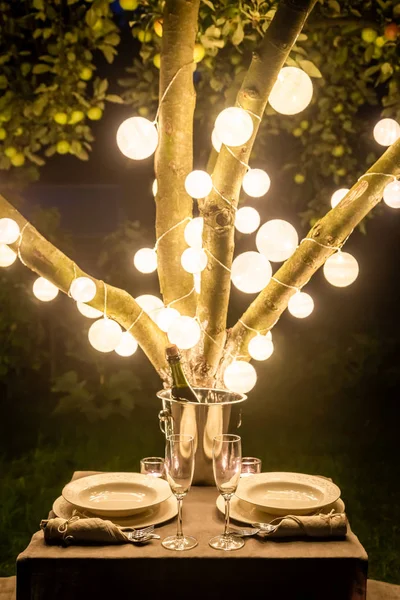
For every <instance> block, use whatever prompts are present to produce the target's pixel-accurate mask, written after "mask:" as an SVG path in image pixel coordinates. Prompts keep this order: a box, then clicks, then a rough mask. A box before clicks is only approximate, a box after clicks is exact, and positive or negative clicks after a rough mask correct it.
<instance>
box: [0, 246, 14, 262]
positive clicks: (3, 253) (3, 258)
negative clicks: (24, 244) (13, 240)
mask: <svg viewBox="0 0 400 600" xmlns="http://www.w3.org/2000/svg"><path fill="white" fill-rule="evenodd" d="M16 260H17V255H16V253H15V252H14V251H13V250H11V248H9V247H8V246H7V244H0V267H9V266H11V265H12V264H13V263H14V262H15V261H16Z"/></svg>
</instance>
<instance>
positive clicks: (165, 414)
mask: <svg viewBox="0 0 400 600" xmlns="http://www.w3.org/2000/svg"><path fill="white" fill-rule="evenodd" d="M171 421H172V415H171V413H170V412H169V410H160V412H159V413H158V422H159V425H160V429H161V431H162V432H163V434H164V435H165V437H168V436H169V435H170V433H171V431H172V423H171ZM168 430H169V431H168Z"/></svg>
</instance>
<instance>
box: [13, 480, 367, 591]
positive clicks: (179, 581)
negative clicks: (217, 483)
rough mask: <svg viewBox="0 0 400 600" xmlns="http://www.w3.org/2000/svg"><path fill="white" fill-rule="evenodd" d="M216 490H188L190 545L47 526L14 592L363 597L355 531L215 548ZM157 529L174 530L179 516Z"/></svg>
mask: <svg viewBox="0 0 400 600" xmlns="http://www.w3.org/2000/svg"><path fill="white" fill-rule="evenodd" d="M90 473H91V472H84V471H79V472H76V473H75V474H74V477H73V478H74V479H76V478H78V477H82V476H85V475H88V474H90ZM216 498H217V491H216V489H215V488H212V487H193V488H192V490H191V491H190V493H189V494H188V496H187V497H186V498H185V500H184V515H183V519H184V520H183V525H184V532H185V533H187V534H188V535H194V536H195V537H196V538H197V539H198V541H199V544H198V546H197V547H196V548H194V549H193V550H190V551H186V552H172V551H170V550H166V549H164V548H163V547H162V546H161V543H160V542H159V541H157V540H154V541H153V542H151V543H149V544H148V545H146V546H132V545H122V546H97V547H80V546H70V547H68V548H63V547H58V546H46V545H45V543H44V541H43V532H42V531H39V532H37V533H35V534H34V535H33V537H32V540H31V542H30V544H29V546H28V547H27V549H26V550H25V551H24V552H22V553H21V554H20V555H19V556H18V559H17V600H28V599H29V600H83V599H84V600H92V599H93V600H94V599H95V600H98V599H99V598H107V599H108V600H118V599H120V598H121V600H122V599H125V598H131V597H138V594H139V595H140V596H143V595H144V596H145V597H146V598H151V599H152V598H158V597H161V594H162V599H163V600H165V599H166V598H171V599H172V598H173V599H174V600H176V598H177V597H182V598H185V599H186V598H191V597H194V598H200V597H201V596H203V597H204V598H205V599H207V600H208V599H210V598H212V599H214V598H215V599H217V598H221V597H225V598H227V599H228V600H233V599H239V598H241V599H242V598H247V597H250V598H251V597H252V596H253V595H254V596H256V595H257V596H261V597H262V598H264V597H265V598H270V599H271V600H272V599H273V600H281V599H285V598H290V600H365V598H366V578H367V565H368V557H367V554H366V552H365V550H364V548H363V547H362V545H361V544H360V542H359V541H358V539H357V537H356V536H355V535H354V533H352V532H351V531H349V533H348V535H347V537H346V539H344V540H328V541H325V540H315V541H311V540H304V541H302V540H297V541H290V540H275V541H273V540H261V539H258V538H250V539H247V540H246V544H245V546H244V548H242V549H241V550H238V551H235V552H223V551H222V550H221V551H217V550H214V549H212V548H210V546H209V545H208V540H209V539H210V538H211V537H212V536H213V535H217V534H218V533H221V531H222V527H223V524H222V518H221V515H220V514H219V513H218V511H217V509H216V507H215V501H216ZM157 531H158V533H160V535H161V536H162V537H165V536H167V535H171V534H173V533H175V531H176V522H175V521H172V522H169V523H166V524H165V525H162V526H160V527H158V528H157Z"/></svg>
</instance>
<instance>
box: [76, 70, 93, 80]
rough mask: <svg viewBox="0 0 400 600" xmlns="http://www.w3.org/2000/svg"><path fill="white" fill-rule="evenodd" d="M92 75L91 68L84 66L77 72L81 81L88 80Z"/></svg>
mask: <svg viewBox="0 0 400 600" xmlns="http://www.w3.org/2000/svg"><path fill="white" fill-rule="evenodd" d="M92 76H93V71H92V69H89V67H84V68H83V69H82V71H81V72H80V73H79V78H80V79H83V81H89V79H92Z"/></svg>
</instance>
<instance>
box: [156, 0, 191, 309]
mask: <svg viewBox="0 0 400 600" xmlns="http://www.w3.org/2000/svg"><path fill="white" fill-rule="evenodd" d="M199 3H200V2H199V0H191V1H190V2H188V1H187V0H167V2H166V3H165V10H164V20H163V40H162V51H161V71H160V100H161V98H162V96H163V94H164V92H165V90H166V88H167V86H168V84H169V83H170V82H171V81H172V79H173V78H174V77H175V75H176V74H177V73H178V75H177V76H176V79H175V80H174V82H173V83H172V85H171V87H170V88H169V89H168V92H167V93H166V95H165V98H164V100H163V102H162V104H161V106H160V115H159V116H160V119H159V130H158V132H159V136H160V142H159V145H158V149H157V153H156V162H155V169H156V177H157V182H158V193H157V196H156V207H157V213H156V234H157V238H160V236H161V235H162V234H163V233H165V232H166V231H168V230H169V229H170V228H171V227H173V226H174V225H176V223H179V222H180V221H182V220H183V219H185V218H187V217H191V216H192V212H193V202H192V199H191V198H190V196H188V194H187V193H186V191H185V186H184V182H185V177H186V175H187V174H188V173H189V172H190V171H191V170H192V167H193V114H194V108H195V100H196V96H195V92H194V87H193V48H194V44H195V40H196V32H197V19H198V10H199ZM185 225H186V223H183V224H182V225H180V226H179V227H177V228H176V229H174V230H173V231H171V232H169V233H168V234H167V235H166V236H165V237H164V238H163V239H162V240H161V241H160V243H159V245H158V251H157V257H158V276H159V280H160V286H161V293H162V294H163V297H164V302H165V304H168V303H169V302H172V301H173V300H176V299H177V298H181V297H182V296H184V295H186V294H188V293H189V292H190V291H191V290H192V289H193V276H192V275H190V274H189V273H187V272H186V271H184V270H183V268H182V266H181V255H182V252H183V251H184V250H185V249H186V248H187V245H186V243H185V240H184V237H183V231H184V227H185ZM174 308H177V309H178V310H179V311H180V312H181V313H182V314H187V315H191V316H194V314H195V311H196V294H195V293H194V292H193V293H192V294H191V295H189V296H188V297H187V298H185V299H184V300H182V301H180V302H177V303H176V304H175V305H174Z"/></svg>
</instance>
